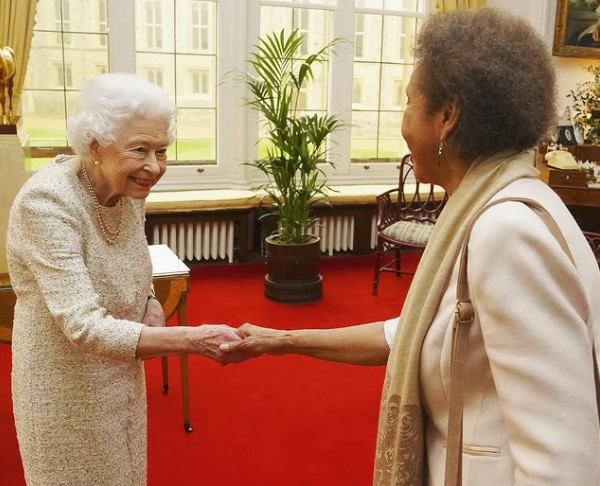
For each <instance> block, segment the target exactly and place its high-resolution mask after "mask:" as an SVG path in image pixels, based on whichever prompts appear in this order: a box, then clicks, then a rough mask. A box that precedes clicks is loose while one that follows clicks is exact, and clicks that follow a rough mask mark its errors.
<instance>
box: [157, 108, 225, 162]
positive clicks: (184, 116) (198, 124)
mask: <svg viewBox="0 0 600 486" xmlns="http://www.w3.org/2000/svg"><path fill="white" fill-rule="evenodd" d="M216 126H217V122H216V112H215V110H197V109H194V110H189V109H179V110H177V139H176V141H175V150H176V155H177V161H178V162H188V163H189V161H202V162H210V163H215V161H216V158H217V151H216V147H215V139H216V131H217V128H216ZM174 155H175V154H174V153H173V149H172V148H171V149H169V159H171V158H173V157H174Z"/></svg>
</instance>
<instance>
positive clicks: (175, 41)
mask: <svg viewBox="0 0 600 486" xmlns="http://www.w3.org/2000/svg"><path fill="white" fill-rule="evenodd" d="M136 20H137V21H136V25H137V26H138V28H137V29H136V43H137V52H136V64H137V67H136V71H137V73H138V74H140V75H142V76H144V77H145V78H146V79H148V80H149V81H151V82H153V83H156V84H158V85H159V86H162V87H163V88H164V89H165V91H166V92H167V93H168V94H169V95H170V96H171V97H172V99H173V100H175V104H176V106H177V109H178V110H177V113H178V114H177V136H176V141H175V146H174V150H171V151H170V152H169V159H170V161H171V163H176V162H177V161H178V162H185V163H190V161H192V162H197V161H201V162H202V163H206V162H207V161H210V163H216V105H217V103H216V85H217V81H216V79H217V57H216V56H217V29H216V25H217V4H216V2H214V1H208V0H204V1H193V0H136Z"/></svg>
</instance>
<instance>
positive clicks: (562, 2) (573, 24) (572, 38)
mask: <svg viewBox="0 0 600 486" xmlns="http://www.w3.org/2000/svg"><path fill="white" fill-rule="evenodd" d="M552 54H554V55H555V56H564V57H584V58H591V59H600V2H598V1H596V0H591V1H590V0H558V1H557V4H556V27H555V28H554V44H553V46H552Z"/></svg>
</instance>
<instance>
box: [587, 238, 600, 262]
mask: <svg viewBox="0 0 600 486" xmlns="http://www.w3.org/2000/svg"><path fill="white" fill-rule="evenodd" d="M583 234H584V236H585V239H586V240H587V241H588V243H589V244H590V247H591V248H592V251H593V252H594V256H595V257H596V260H597V261H598V265H599V266H600V233H592V232H591V231H584V232H583Z"/></svg>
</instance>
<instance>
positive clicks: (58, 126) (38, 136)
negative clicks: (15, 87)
mask: <svg viewBox="0 0 600 486" xmlns="http://www.w3.org/2000/svg"><path fill="white" fill-rule="evenodd" d="M65 109H66V107H65V96H64V93H63V92H62V91H42V90H27V91H24V92H23V98H22V100H21V110H22V112H23V119H24V120H25V124H26V127H27V130H28V131H29V137H30V143H31V145H32V146H45V147H56V146H64V145H66V144H67V140H66V131H65V126H66V125H65V123H66V121H65V120H66V115H65Z"/></svg>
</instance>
